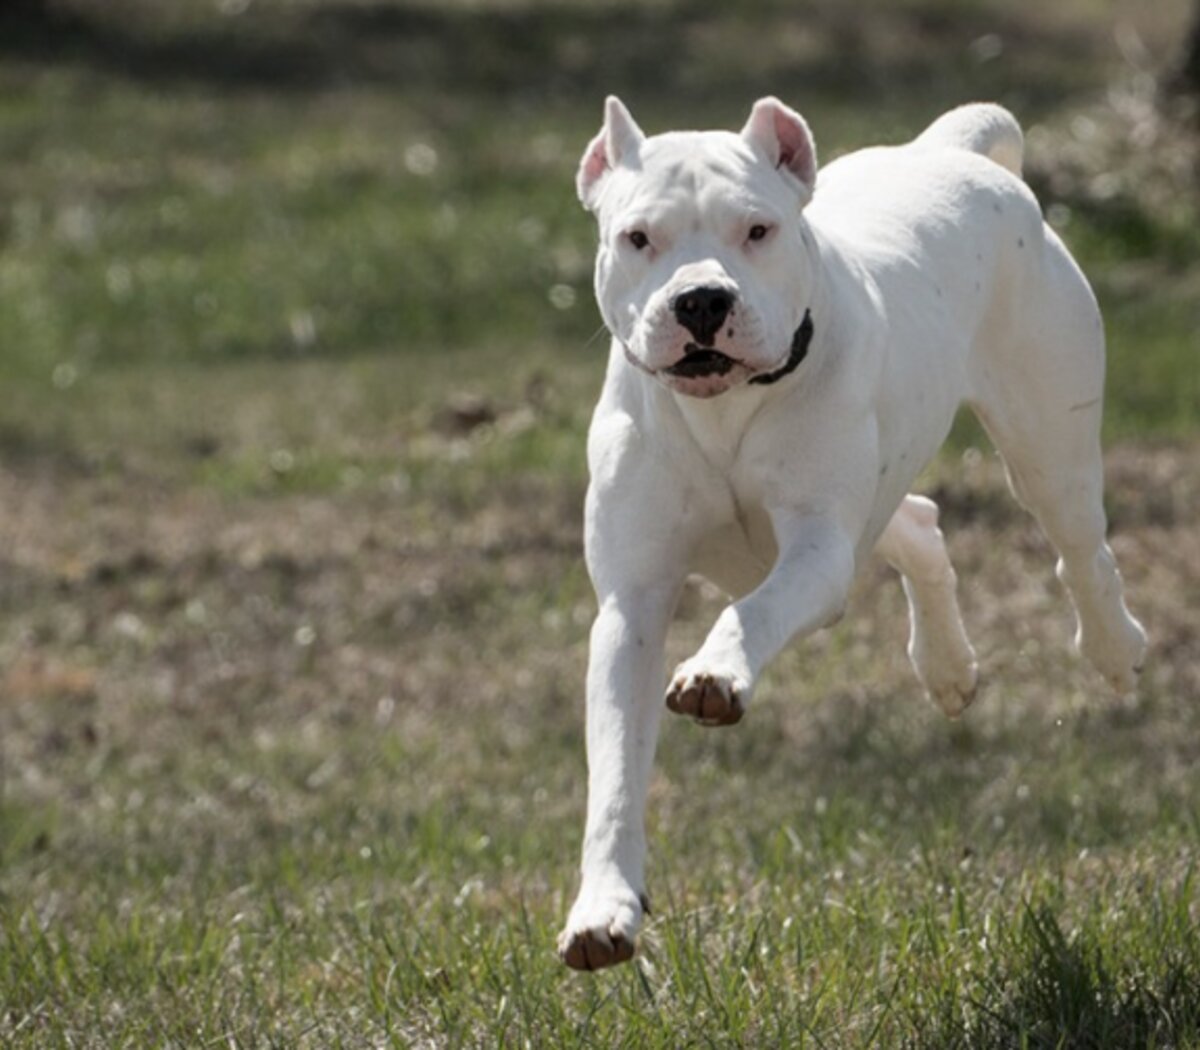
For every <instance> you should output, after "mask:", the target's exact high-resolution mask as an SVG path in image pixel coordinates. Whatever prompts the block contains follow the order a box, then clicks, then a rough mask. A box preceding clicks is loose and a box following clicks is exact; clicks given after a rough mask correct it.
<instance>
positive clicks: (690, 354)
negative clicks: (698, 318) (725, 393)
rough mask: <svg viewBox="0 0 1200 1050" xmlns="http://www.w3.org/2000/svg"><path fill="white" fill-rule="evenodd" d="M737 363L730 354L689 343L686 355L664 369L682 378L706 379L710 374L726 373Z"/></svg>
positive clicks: (685, 348) (667, 372)
mask: <svg viewBox="0 0 1200 1050" xmlns="http://www.w3.org/2000/svg"><path fill="white" fill-rule="evenodd" d="M737 363H738V362H737V361H735V360H734V359H733V358H732V357H730V356H729V355H728V354H723V353H721V351H720V350H712V349H706V348H704V347H701V346H697V345H696V344H695V343H688V345H687V346H686V347H684V356H683V357H682V358H680V360H678V361H676V362H675V364H673V365H671V367H670V368H664V369H663V371H664V372H665V373H666V374H667V375H671V376H677V377H678V378H680V379H705V378H707V377H708V376H723V375H726V374H727V373H728V372H729V371H730V370H731V369H732V368H733V366H734V365H736V364H737Z"/></svg>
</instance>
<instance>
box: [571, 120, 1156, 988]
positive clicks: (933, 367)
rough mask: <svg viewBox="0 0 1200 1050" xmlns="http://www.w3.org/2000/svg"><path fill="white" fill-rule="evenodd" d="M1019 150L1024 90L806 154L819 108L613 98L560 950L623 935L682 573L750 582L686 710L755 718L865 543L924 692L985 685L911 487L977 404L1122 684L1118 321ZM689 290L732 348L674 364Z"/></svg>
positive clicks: (679, 691) (930, 514)
mask: <svg viewBox="0 0 1200 1050" xmlns="http://www.w3.org/2000/svg"><path fill="white" fill-rule="evenodd" d="M1021 157H1022V137H1021V131H1020V128H1019V127H1018V125H1017V123H1016V121H1015V120H1014V119H1013V118H1012V116H1011V115H1010V114H1009V113H1008V112H1007V111H1005V110H1003V109H1001V108H1000V107H998V106H993V105H972V106H964V107H962V108H960V109H956V110H954V111H952V112H950V113H948V114H946V115H945V116H943V117H942V118H941V119H939V120H938V121H936V122H935V123H934V124H933V125H932V126H931V127H930V128H929V129H928V130H926V131H925V132H924V133H923V134H922V135H921V136H919V137H918V138H917V139H916V140H915V141H913V142H910V143H908V144H906V145H903V146H897V147H887V148H874V149H866V150H862V151H861V152H858V153H854V154H851V155H849V156H846V157H843V158H841V159H840V160H838V161H836V162H834V163H833V164H831V165H830V166H829V167H828V168H825V169H824V170H823V171H822V172H821V175H820V178H819V179H818V178H817V176H816V168H817V163H816V153H815V149H814V147H813V143H812V138H811V136H810V134H809V131H808V128H807V126H806V125H805V123H804V121H803V120H802V119H801V117H800V116H799V115H798V114H796V113H794V112H793V111H792V110H790V109H789V108H788V107H786V106H784V105H783V104H782V103H780V102H779V101H778V100H776V99H763V100H761V101H760V102H758V103H757V104H756V105H755V106H754V108H753V112H752V114H751V116H750V119H749V121H748V122H747V124H746V126H745V128H744V129H743V130H742V132H741V133H740V134H732V133H728V132H719V131H718V132H682V133H671V134H665V135H659V136H655V137H652V138H647V137H645V136H644V135H643V134H642V132H641V130H640V129H639V128H638V126H637V125H636V123H635V122H634V120H633V118H632V117H631V116H630V114H629V112H628V111H627V110H626V109H625V107H624V106H623V105H622V104H621V103H620V102H619V101H618V100H617V99H615V98H610V99H609V100H608V103H607V106H606V112H605V123H604V126H603V128H602V129H601V131H600V133H599V135H597V136H596V138H595V139H594V140H593V141H592V143H591V144H590V145H589V146H588V149H587V151H586V153H585V154H584V158H583V162H582V164H581V166H580V170H579V176H578V190H579V194H580V197H581V199H582V200H583V203H584V204H585V206H587V207H588V208H589V209H590V210H592V211H593V212H594V213H595V214H596V217H597V219H598V221H599V227H600V246H599V255H598V259H597V264H596V296H597V300H598V302H599V305H600V310H601V312H602V314H603V317H604V320H605V323H606V324H607V325H608V327H609V329H610V331H611V332H612V335H613V341H612V350H611V354H610V358H609V365H608V373H607V376H606V379H605V383H604V390H603V393H602V394H601V397H600V401H599V404H598V405H597V407H596V412H595V417H594V419H593V421H592V427H591V431H590V434H589V438H588V464H589V467H590V471H591V485H590V488H589V490H588V498H587V511H586V552H587V564H588V569H589V571H590V573H591V577H592V581H593V583H594V586H595V589H596V594H597V598H598V601H599V614H598V616H597V618H596V621H595V625H594V627H593V629H592V635H591V654H590V660H589V666H588V675H587V754H588V774H589V775H588V814H587V827H586V832H585V837H584V844H583V864H582V885H581V888H580V891H579V896H578V899H577V900H576V902H575V905H574V907H573V908H572V909H571V913H570V917H569V918H568V920H567V925H566V928H565V930H564V931H563V933H562V935H561V937H560V941H559V949H560V952H561V954H562V957H563V958H564V960H565V961H566V962H567V963H568V964H570V965H572V966H575V967H578V968H588V969H591V968H596V967H599V966H604V965H608V964H610V963H613V962H620V961H623V960H625V959H627V958H629V957H630V956H631V955H632V954H633V946H634V939H635V936H636V934H637V931H638V928H639V926H640V924H641V922H642V918H643V915H644V913H645V910H646V898H645V892H644V891H645V887H644V884H643V869H644V859H645V850H646V844H645V834H644V829H643V812H644V807H645V800H646V789H647V782H648V780H649V777H650V769H651V763H652V760H653V754H654V747H655V740H656V737H657V734H658V725H659V716H660V714H661V712H662V709H663V706H664V702H663V687H664V682H665V675H664V665H663V663H664V656H663V647H664V640H665V637H666V633H667V626H668V622H669V620H670V619H671V616H672V613H673V610H674V606H675V602H676V599H677V597H678V595H679V592H680V588H681V587H682V585H683V583H684V580H685V578H686V577H687V576H688V574H689V573H691V572H698V573H701V574H702V575H704V576H706V577H708V578H709V579H710V580H712V581H714V582H715V583H717V584H718V585H719V586H721V587H722V588H723V589H724V590H726V591H727V592H728V593H729V594H730V595H732V596H734V598H735V599H736V600H734V601H733V603H732V604H730V605H729V606H728V607H727V608H726V609H725V610H724V611H723V612H722V613H721V615H720V616H719V617H718V618H717V621H716V623H715V625H714V626H713V628H712V631H711V632H710V633H709V635H708V638H707V639H706V641H705V642H704V644H703V645H702V646H701V648H700V650H699V652H697V653H696V654H695V655H694V656H692V657H691V658H690V659H688V660H686V661H684V663H683V664H681V665H680V666H679V667H678V668H676V670H675V673H674V675H673V676H672V679H671V681H670V683H669V685H668V687H667V695H666V706H668V707H670V708H672V709H673V710H677V711H681V712H683V713H687V714H691V715H692V716H693V717H695V718H697V719H698V720H699V721H702V722H706V723H717V724H724V723H729V722H733V721H736V720H737V719H738V718H740V717H741V713H742V711H743V710H744V708H745V705H746V704H747V703H748V702H749V699H750V696H751V693H752V692H753V689H754V685H755V683H756V681H757V680H758V677H759V675H760V674H761V673H762V671H763V668H764V667H766V665H767V664H768V663H769V662H770V661H771V660H772V658H773V657H774V656H775V655H776V654H777V653H778V652H779V651H780V650H781V649H782V648H783V646H784V645H786V644H787V642H788V641H789V640H790V639H792V638H794V637H796V636H799V635H805V634H809V633H811V632H812V631H815V630H817V629H818V628H820V627H822V626H823V625H826V624H829V623H831V622H832V621H834V620H836V619H837V618H838V616H839V615H840V614H841V611H842V606H843V604H844V602H845V600H846V595H847V592H848V591H849V589H850V585H851V582H852V580H853V578H854V575H855V571H856V569H857V568H858V567H859V566H861V565H862V564H863V563H864V562H865V561H866V560H867V559H868V558H869V557H870V555H871V554H872V552H873V551H878V552H879V553H880V554H881V555H882V556H883V557H884V558H886V559H887V561H888V562H890V563H891V564H892V565H893V566H895V567H896V568H897V569H898V570H899V571H900V572H901V574H902V575H903V581H904V588H905V591H906V593H907V596H908V601H909V608H910V615H911V622H912V636H911V640H910V644H909V655H910V657H911V660H912V663H913V666H914V668H915V670H916V673H917V675H918V677H919V678H920V680H921V682H922V683H923V685H924V686H925V688H926V690H927V691H928V693H929V694H930V695H931V697H932V698H933V699H934V700H935V701H936V702H937V703H938V704H939V705H940V706H941V707H942V708H943V709H944V710H945V711H946V713H947V714H949V715H952V716H953V715H957V714H959V713H960V712H961V711H962V710H963V708H964V707H965V706H966V705H967V704H968V703H969V702H970V700H971V698H972V696H973V693H974V690H975V681H976V666H975V657H974V653H973V652H972V649H971V646H970V643H969V642H968V641H967V637H966V633H965V631H964V629H963V624H962V619H961V616H960V614H959V610H958V605H957V601H956V598H955V577H954V570H953V569H952V568H951V565H950V562H949V559H948V558H947V556H946V550H945V547H944V545H943V542H942V536H941V533H940V532H939V531H938V527H937V508H936V506H935V505H934V504H933V503H931V502H930V501H929V500H927V499H923V498H921V497H917V496H909V495H906V493H907V491H908V488H909V486H910V485H911V484H912V482H913V479H914V478H915V477H916V475H917V473H918V472H919V471H920V470H921V468H922V467H924V466H925V464H926V463H928V462H929V460H930V459H931V457H932V456H933V455H934V454H935V453H936V451H937V449H938V447H939V446H940V445H941V443H942V441H943V439H944V438H945V436H946V434H947V431H948V429H949V427H950V425H951V421H952V419H953V417H954V414H955V411H956V410H957V409H958V407H959V405H960V404H962V403H964V402H965V403H967V404H969V405H971V407H972V408H973V409H974V411H975V412H976V414H977V415H978V416H979V418H980V419H981V420H982V422H983V424H984V426H985V427H986V428H987V431H988V433H989V434H990V435H991V437H992V439H993V440H994V442H995V444H996V446H997V447H998V449H999V450H1000V452H1001V454H1002V455H1003V457H1004V461H1005V463H1006V466H1007V470H1008V476H1009V481H1010V484H1011V487H1012V490H1013V492H1014V494H1015V495H1016V497H1017V499H1018V500H1019V501H1020V502H1021V503H1022V504H1023V505H1024V506H1026V507H1027V508H1029V509H1030V510H1031V511H1032V512H1033V513H1034V514H1035V515H1036V516H1037V519H1038V521H1039V522H1040V523H1041V525H1042V527H1043V529H1044V530H1045V532H1046V534H1047V535H1048V536H1049V538H1050V539H1051V541H1052V542H1053V543H1054V545H1055V546H1056V547H1057V548H1058V551H1059V553H1060V554H1061V559H1060V561H1059V564H1058V574H1059V577H1060V578H1061V579H1062V581H1063V583H1064V584H1065V585H1066V587H1067V589H1068V590H1069V592H1070V594H1071V597H1072V599H1073V601H1074V605H1075V609H1076V612H1077V615H1078V626H1079V629H1078V634H1077V636H1076V642H1077V645H1078V647H1079V648H1080V649H1081V650H1082V652H1083V653H1084V654H1085V655H1086V656H1087V657H1088V658H1089V659H1090V660H1091V661H1092V663H1093V664H1095V666H1096V667H1097V668H1099V670H1100V671H1101V672H1102V673H1103V675H1104V676H1105V677H1106V678H1107V679H1108V681H1109V682H1110V683H1111V684H1112V686H1113V687H1114V688H1115V689H1117V690H1118V691H1121V692H1127V691H1129V690H1132V689H1133V688H1134V685H1135V682H1136V673H1137V671H1138V669H1139V666H1140V664H1141V661H1142V658H1143V653H1144V650H1145V633H1144V632H1143V630H1142V628H1141V627H1140V625H1139V624H1138V623H1137V621H1136V620H1134V619H1133V618H1132V617H1131V616H1130V615H1129V612H1128V611H1127V610H1126V608H1125V605H1124V602H1123V599H1122V595H1121V581H1120V577H1119V575H1118V573H1117V569H1116V565H1115V563H1114V560H1113V556H1112V552H1111V551H1110V550H1109V548H1108V546H1107V544H1106V543H1105V528H1106V522H1105V516H1104V510H1103V506H1102V502H1101V490H1102V484H1103V480H1102V469H1101V458H1100V442H1099V427H1100V415H1101V399H1102V395H1103V382H1104V335H1103V327H1102V323H1101V319H1100V314H1099V312H1098V310H1097V307H1096V302H1095V299H1094V298H1093V295H1092V292H1091V289H1090V288H1089V286H1088V284H1087V281H1086V280H1085V278H1084V277H1083V275H1082V273H1081V272H1080V271H1079V268H1078V267H1077V266H1076V264H1075V262H1074V260H1073V259H1072V258H1071V256H1070V255H1069V254H1068V252H1067V250H1066V249H1065V248H1064V247H1063V244H1062V242H1061V241H1060V240H1059V239H1058V237H1057V236H1056V235H1055V233H1054V232H1053V231H1052V230H1051V229H1049V228H1048V227H1047V226H1046V225H1045V223H1044V222H1043V221H1042V216H1041V211H1040V209H1039V207H1038V204H1037V201H1036V200H1035V199H1034V197H1033V194H1032V193H1030V191H1029V189H1028V188H1027V186H1026V185H1025V183H1024V182H1023V181H1022V180H1021V178H1020V170H1021ZM755 227H758V229H755ZM752 230H753V231H754V232H753V233H751V231H752ZM764 231H765V233H764ZM696 288H717V289H721V290H723V291H724V292H725V293H727V294H728V296H729V297H730V299H731V300H732V301H733V307H732V309H731V310H730V311H729V315H728V320H727V321H726V322H725V323H723V324H722V325H721V330H720V331H719V332H717V333H716V334H715V335H714V336H713V349H715V350H717V351H720V352H721V353H723V354H725V355H727V357H728V358H729V359H731V361H732V364H731V366H730V367H729V368H728V370H727V371H726V372H725V373H724V374H712V375H704V376H699V377H696V376H693V377H688V376H687V375H672V374H670V373H669V372H668V371H667V369H669V368H671V367H672V366H673V365H675V364H676V363H678V362H679V361H680V360H681V359H683V357H684V356H685V354H686V353H687V351H688V350H689V349H691V350H695V349H696V346H695V344H694V343H693V339H692V335H691V334H690V333H689V331H688V330H686V329H685V327H684V325H683V323H682V322H681V321H680V320H677V318H676V314H675V309H676V305H677V301H678V299H679V297H680V296H681V295H683V294H685V293H688V292H689V290H692V289H696ZM806 312H808V313H809V314H810V316H811V319H812V322H813V326H814V330H815V334H814V336H813V338H812V341H811V345H810V346H809V347H808V352H807V356H806V357H805V358H804V359H803V360H802V362H801V363H800V364H799V366H798V367H797V368H795V370H794V371H792V372H790V373H788V374H786V375H783V376H782V377H781V378H778V380H777V381H774V382H770V383H762V382H760V383H753V382H750V380H751V379H752V378H753V377H755V376H760V377H769V376H771V374H772V373H774V372H776V371H777V370H779V369H781V368H782V366H784V364H785V363H786V362H788V360H789V353H790V350H791V347H792V340H793V336H794V333H796V332H797V329H798V328H799V326H800V324H801V321H802V319H803V318H804V316H805V314H806ZM689 344H692V345H691V346H689Z"/></svg>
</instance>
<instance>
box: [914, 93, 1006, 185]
mask: <svg viewBox="0 0 1200 1050" xmlns="http://www.w3.org/2000/svg"><path fill="white" fill-rule="evenodd" d="M915 144H916V145H920V146H956V147H958V148H959V149H966V150H971V151H973V152H975V153H981V154H983V156H985V157H987V158H988V159H989V160H993V161H995V162H996V163H997V164H999V165H1000V166H1001V167H1002V168H1007V169H1008V170H1009V171H1011V172H1012V173H1013V174H1014V175H1016V176H1017V178H1020V177H1021V164H1022V162H1023V160H1024V159H1025V136H1024V135H1022V134H1021V125H1020V124H1018V123H1017V118H1016V117H1014V116H1013V115H1012V114H1011V113H1009V111H1008V110H1007V109H1005V108H1004V107H1003V106H997V105H996V104H995V103H992V102H973V103H971V104H970V105H967V106H959V107H958V109H952V110H950V112H949V113H947V114H945V115H944V116H941V117H938V119H937V120H935V121H934V122H933V123H932V124H930V125H929V127H927V128H926V129H925V130H924V131H923V132H921V134H920V135H918V136H917V138H916V143H915Z"/></svg>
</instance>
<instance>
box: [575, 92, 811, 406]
mask: <svg viewBox="0 0 1200 1050" xmlns="http://www.w3.org/2000/svg"><path fill="white" fill-rule="evenodd" d="M816 172H817V157H816V150H815V148H814V146H813V140H812V135H811V134H810V133H809V130H808V125H807V124H805V122H804V119H803V118H802V117H801V116H800V115H799V114H798V113H795V112H793V111H792V110H791V109H789V108H788V107H787V106H785V105H784V104H783V103H782V102H780V101H779V100H778V99H774V98H766V99H762V100H760V101H759V102H757V103H756V104H755V105H754V108H753V110H752V111H751V114H750V119H749V120H748V121H747V122H746V126H745V127H744V128H743V129H742V131H741V133H740V134H734V133H732V132H726V131H704V132H697V131H687V132H671V133H668V134H665V135H655V136H653V137H651V138H647V137H646V136H645V135H644V134H643V133H642V131H641V129H640V128H639V127H638V126H637V124H636V123H635V122H634V119H633V117H632V116H631V115H630V113H629V111H628V110H627V109H626V108H625V106H624V105H622V103H621V101H620V100H619V99H617V98H615V97H610V98H609V99H608V101H607V103H606V105H605V113H604V126H603V127H602V128H601V129H600V132H599V134H598V135H596V137H595V138H594V139H592V141H591V143H589V145H588V147H587V150H586V152H585V153H584V155H583V160H582V162H581V163H580V166H579V174H578V176H577V179H576V185H577V188H578V190H579V198H580V200H581V201H583V204H584V206H585V207H586V208H588V209H589V210H590V211H592V212H593V213H595V215H596V218H597V220H598V222H599V225H600V248H599V253H598V255H597V259H596V299H597V301H598V302H599V304H600V312H601V314H602V315H603V317H604V322H605V324H606V325H607V326H608V328H609V330H610V331H611V332H612V333H613V335H614V336H616V338H617V339H618V340H620V342H621V344H622V345H623V346H624V348H625V353H626V354H627V355H628V357H629V359H630V360H631V361H632V362H633V363H634V364H635V365H637V366H638V367H639V368H641V369H643V370H644V371H646V372H648V373H650V374H651V375H653V376H655V377H656V378H658V379H659V380H661V381H662V382H664V383H666V384H667V385H668V386H670V387H671V388H673V389H675V390H678V391H679V392H681V393H684V394H689V395H691V396H693V397H714V396H716V395H717V394H721V393H723V392H724V391H726V390H728V389H730V388H731V387H733V386H736V385H738V384H740V383H743V382H745V381H747V380H750V379H752V378H753V377H754V376H756V375H759V376H765V375H766V374H768V373H771V372H772V371H774V370H776V369H778V368H780V367H781V366H783V365H784V364H785V363H786V362H787V361H788V358H789V356H790V355H791V353H792V349H793V347H794V346H795V345H796V341H797V339H799V338H800V334H801V332H802V323H803V319H804V314H805V301H806V298H807V295H806V292H807V289H808V288H809V287H810V285H811V277H812V273H813V266H814V259H813V247H812V241H811V237H810V235H809V233H808V230H807V227H806V225H805V223H804V220H803V218H802V217H801V211H802V209H803V208H804V206H805V205H806V204H807V203H808V201H809V199H810V198H811V196H812V192H813V187H814V184H815V182H816Z"/></svg>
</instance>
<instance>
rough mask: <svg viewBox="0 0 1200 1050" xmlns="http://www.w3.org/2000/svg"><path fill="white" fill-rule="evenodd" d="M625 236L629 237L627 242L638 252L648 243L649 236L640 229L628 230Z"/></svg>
mask: <svg viewBox="0 0 1200 1050" xmlns="http://www.w3.org/2000/svg"><path fill="white" fill-rule="evenodd" d="M625 236H626V237H628V238H629V243H630V244H632V245H633V247H634V249H635V250H636V251H639V252H640V251H641V250H642V249H643V248H645V247H646V245H647V244H649V243H650V238H649V237H647V236H646V235H645V233H643V232H642V231H641V230H630V231H629V233H627V234H626V235H625Z"/></svg>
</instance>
